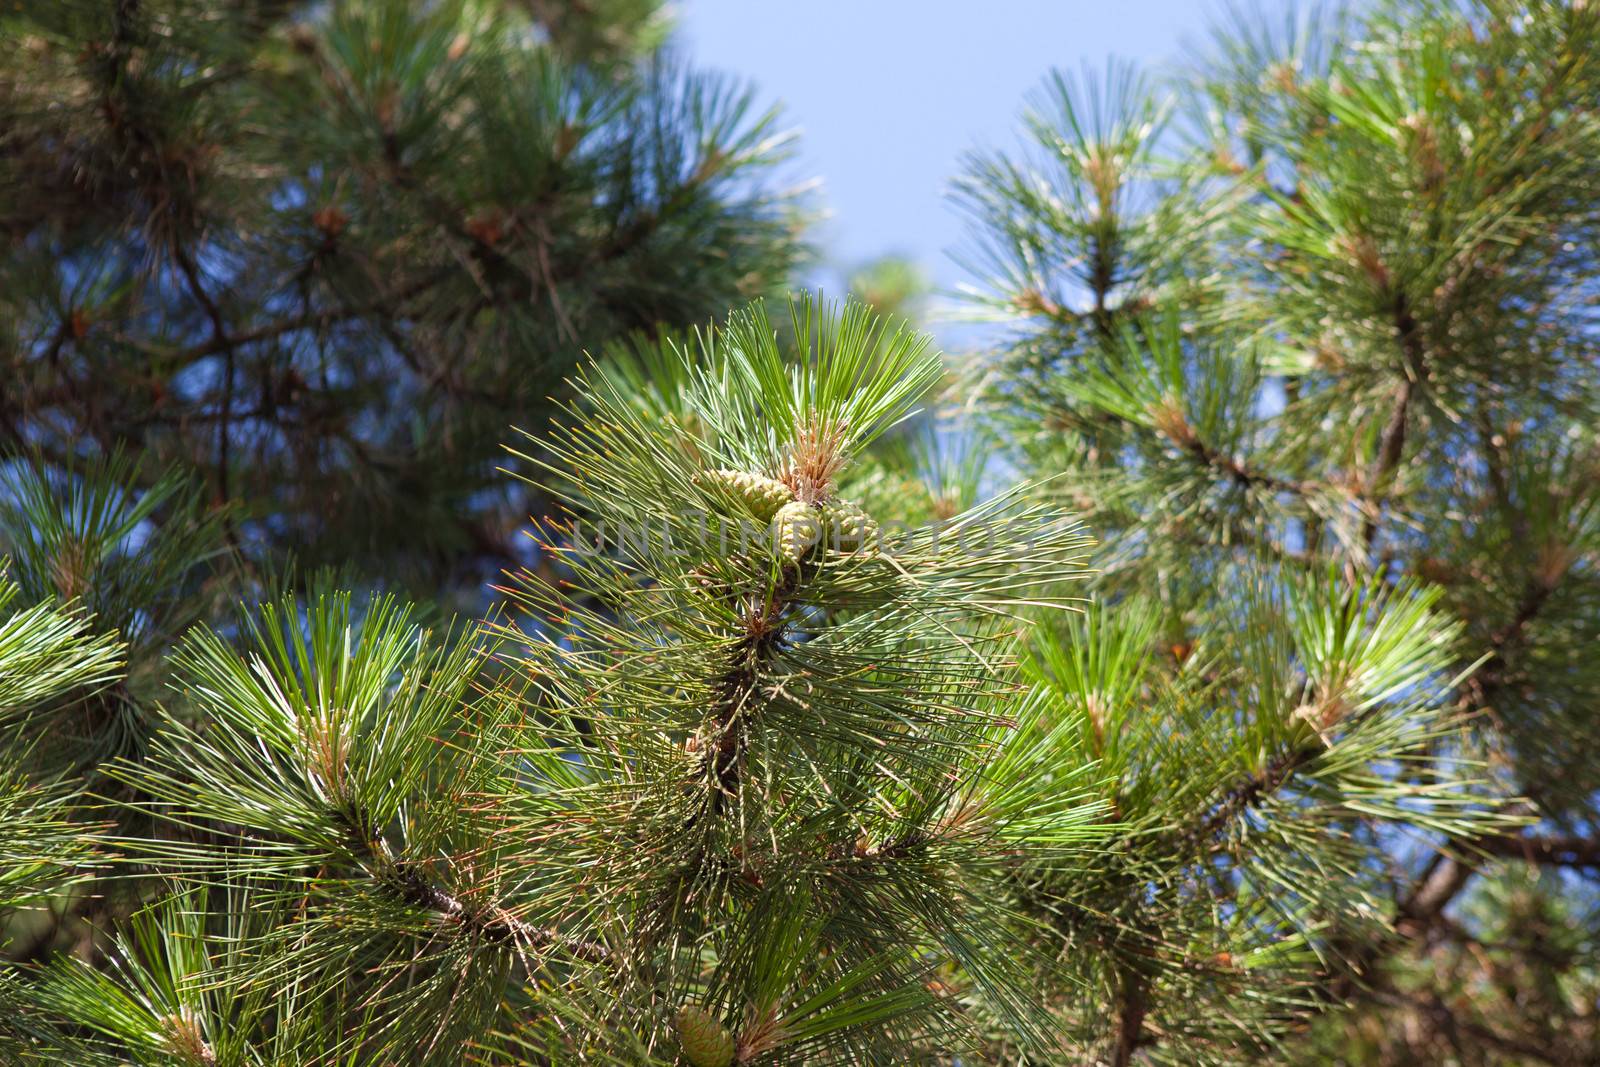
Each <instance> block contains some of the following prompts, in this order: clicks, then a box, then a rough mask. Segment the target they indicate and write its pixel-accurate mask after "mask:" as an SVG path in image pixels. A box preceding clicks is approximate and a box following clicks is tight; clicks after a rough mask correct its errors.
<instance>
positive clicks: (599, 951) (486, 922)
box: [385, 861, 611, 963]
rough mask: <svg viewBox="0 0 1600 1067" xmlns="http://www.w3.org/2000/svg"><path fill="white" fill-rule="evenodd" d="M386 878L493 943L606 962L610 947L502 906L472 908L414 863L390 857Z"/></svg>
mask: <svg viewBox="0 0 1600 1067" xmlns="http://www.w3.org/2000/svg"><path fill="white" fill-rule="evenodd" d="M386 873H387V877H386V879H385V880H386V881H387V882H389V883H390V884H392V885H393V886H394V887H395V888H396V889H397V890H398V891H399V893H400V896H401V897H402V898H403V899H404V900H405V901H406V903H408V904H411V905H413V906H415V907H419V908H425V909H427V910H429V911H434V912H438V913H439V914H440V915H443V916H445V917H446V918H448V919H450V920H451V921H453V922H454V923H455V924H456V925H457V926H459V927H460V928H461V929H463V930H466V931H467V932H469V933H471V934H472V935H473V936H476V937H480V938H482V939H483V940H485V941H490V942H494V943H496V944H514V945H526V946H528V947H530V948H535V949H541V948H557V949H561V950H564V951H566V952H567V953H569V954H570V955H572V956H574V957H576V958H578V959H581V960H585V961H587V962H589V963H608V962H610V960H611V950H610V949H609V948H607V947H606V946H605V945H602V944H600V943H599V942H597V941H589V940H586V939H584V938H577V937H572V936H570V935H568V934H565V933H562V932H561V931H560V930H557V929H555V928H554V927H548V926H535V925H534V924H532V923H530V922H527V921H525V920H522V919H519V918H517V917H516V916H515V915H512V914H511V913H510V912H509V911H507V910H505V909H504V908H499V907H493V908H474V907H470V906H468V905H467V904H466V903H464V902H463V901H462V900H461V899H460V898H458V897H455V896H452V895H451V894H450V893H449V892H447V891H446V890H444V889H443V888H441V887H440V886H438V885H436V884H434V883H433V882H431V881H429V880H428V879H427V878H426V877H425V876H424V875H423V874H422V872H421V871H420V870H418V869H417V868H416V867H415V866H414V865H412V864H410V863H407V862H405V861H393V862H392V863H390V864H389V870H388V871H387V872H386Z"/></svg>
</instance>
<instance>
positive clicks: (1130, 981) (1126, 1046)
mask: <svg viewBox="0 0 1600 1067" xmlns="http://www.w3.org/2000/svg"><path fill="white" fill-rule="evenodd" d="M1145 986H1146V982H1145V978H1144V976H1143V975H1141V974H1137V973H1135V972H1132V971H1125V972H1124V973H1123V976H1122V989H1121V990H1120V992H1119V994H1118V1007H1117V1044H1116V1047H1115V1048H1114V1049H1113V1051H1112V1054H1111V1064H1112V1067H1128V1064H1130V1063H1132V1062H1133V1054H1134V1052H1135V1051H1136V1050H1137V1049H1138V1048H1139V1045H1140V1044H1141V1043H1142V1042H1143V1040H1144V1017H1145V1015H1146V1014H1148V1013H1149V1010H1150V1004H1149V999H1148V997H1147V996H1146V992H1147V991H1146V988H1145Z"/></svg>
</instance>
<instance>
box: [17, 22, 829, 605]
mask: <svg viewBox="0 0 1600 1067" xmlns="http://www.w3.org/2000/svg"><path fill="white" fill-rule="evenodd" d="M529 6H530V7H531V8H532V10H533V14H532V15H531V16H530V15H528V14H526V13H523V12H522V11H521V9H520V8H519V7H518V5H515V4H497V3H492V2H476V0H451V2H447V3H439V4H411V3H409V2H406V0H354V2H349V3H337V4H331V5H313V4H308V5H300V4H285V3H280V2H269V0H248V2H243V3H237V4H220V5H219V4H215V3H202V2H193V0H124V2H102V0H40V2H37V3H25V4H21V5H8V8H9V10H7V11H6V12H4V13H0V39H3V40H4V42H5V44H6V58H5V62H4V64H3V65H0V230H3V231H4V232H5V234H6V236H7V238H8V246H9V250H8V253H7V255H6V257H5V260H4V263H3V264H0V375H3V377H4V380H5V381H6V383H7V385H6V388H5V390H4V393H3V394H0V439H3V440H6V441H8V442H9V443H10V444H11V445H12V446H19V445H20V446H22V447H25V448H30V449H44V450H45V451H46V452H47V453H48V454H49V455H50V456H52V457H54V458H58V459H64V458H67V457H70V456H72V455H73V454H74V453H77V452H84V451H88V450H91V449H94V450H101V451H111V450H113V449H116V448H119V447H121V448H126V449H128V450H132V451H137V452H140V453H143V454H146V455H148V456H150V457H151V459H152V460H153V461H155V462H160V463H176V464H179V465H182V466H183V467H185V468H187V469H190V470H193V471H195V472H197V473H199V474H202V475H203V476H204V479H205V483H206V487H207V490H208V492H209V493H210V495H211V496H212V497H214V498H216V499H218V500H226V501H229V502H232V503H235V504H237V505H238V506H237V507H236V508H235V510H234V512H233V514H232V518H231V519H230V523H231V524H232V526H233V527H235V528H236V532H235V533H234V534H233V538H234V540H235V541H236V542H238V543H239V544H240V545H241V546H242V547H244V548H245V549H246V550H247V551H249V552H250V553H251V554H252V555H261V554H263V553H266V552H268V551H273V550H281V549H283V548H286V547H287V548H290V549H293V550H295V551H297V552H298V553H299V555H300V557H301V558H302V559H303V560H304V561H306V562H308V563H324V562H328V563H338V564H346V565H348V564H351V563H356V564H359V566H360V569H361V571H362V572H363V573H364V574H365V575H366V576H368V577H372V578H382V579H384V580H387V581H391V582H392V581H397V580H413V581H414V582H415V583H416V584H417V585H418V587H419V588H423V589H426V590H428V591H429V592H430V593H431V592H432V591H433V589H434V588H436V587H437V586H438V585H439V584H441V582H449V581H451V580H456V581H465V582H466V583H468V585H469V586H470V585H474V584H476V582H478V581H480V580H481V579H482V577H483V576H484V575H485V574H486V573H487V574H490V575H492V574H494V573H495V572H496V570H497V568H498V567H500V566H503V565H505V564H506V563H507V562H508V561H510V560H513V559H514V558H515V549H516V540H517V539H516V537H515V536H514V533H515V530H516V529H517V527H518V526H519V525H520V524H521V523H522V522H524V521H525V519H526V517H527V515H528V513H529V512H530V511H532V510H537V507H538V502H537V501H534V500H532V499H531V498H530V497H529V496H528V494H527V493H524V492H518V491H516V489H515V487H514V486H513V485H511V484H508V483H507V482H506V481H505V480H504V479H500V478H498V477H497V476H496V475H495V473H494V468H495V462H496V457H497V455H498V445H499V443H500V441H501V440H503V438H504V434H505V431H506V427H507V426H508V425H510V424H512V423H516V422H525V421H527V420H530V419H534V418H536V417H538V416H539V413H540V412H541V411H543V410H545V408H546V399H547V397H549V396H550V394H551V393H552V392H554V391H555V390H556V389H557V388H558V386H559V382H560V379H561V377H562V375H564V374H565V373H566V372H567V370H568V369H569V368H570V367H571V366H572V363H573V361H574V359H575V357H576V355H577V353H578V352H579V351H581V350H582V349H585V348H588V349H591V350H598V349H600V348H601V347H603V346H604V345H605V344H606V343H607V342H608V341H609V340H610V339H612V338H620V337H623V336H625V335H626V334H628V333H629V332H631V331H635V330H654V329H656V328H657V326H658V325H659V324H662V323H666V324H669V325H673V324H675V325H679V326H682V325H687V324H692V323H698V322H704V321H706V320H707V319H709V318H710V317H712V316H714V315H720V314H724V313H725V312H726V311H727V309H728V308H729V307H730V306H732V305H734V304H736V303H740V302H742V301H743V300H745V299H748V298H749V297H752V296H756V295H760V294H762V293H765V292H769V291H773V290H775V289H777V288H780V287H781V286H782V285H783V284H784V282H785V281H786V280H787V278H788V276H789V273H790V271H791V269H792V267H793V265H794V264H795V262H796V258H797V243H796V242H797V234H796V219H795V213H796V205H795V204H794V202H793V201H792V198H790V196H789V195H788V194H787V193H786V192H785V190H784V189H783V187H782V186H781V185H780V184H779V182H778V180H777V179H776V177H775V175H774V174H773V173H772V168H773V167H774V165H775V164H777V163H779V162H781V160H782V159H783V157H784V154H785V151H786V147H785V146H786V141H787V139H786V137H785V136H784V135H783V134H782V133H781V132H780V131H779V130H778V128H777V127H776V125H775V121H776V119H775V116H774V114H773V113H771V112H763V111H762V110H761V109H760V108H759V107H758V105H757V104H756V101H755V99H754V97H753V95H752V94H751V92H750V91H748V90H746V89H744V88H743V87H741V86H739V85H736V84H733V83H731V82H729V81H727V80H726V79H721V78H718V77H715V76H708V75H704V74H700V73H696V72H694V71H691V70H687V69H685V68H684V67H683V65H682V64H681V63H677V62H675V61H673V60H670V59H668V58H665V57H663V56H661V55H659V54H656V53H654V52H650V51H643V52H641V51H640V49H643V48H646V47H648V46H652V45H654V44H656V43H658V39H659V37H660V29H659V21H660V19H659V12H657V11H656V8H657V6H658V5H656V4H655V3H651V2H640V0H630V2H620V3H606V4H585V5H581V6H574V8H573V9H572V10H571V11H568V10H566V5H556V4H534V5H529ZM485 567H487V570H485Z"/></svg>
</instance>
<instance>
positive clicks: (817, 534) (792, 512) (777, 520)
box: [772, 500, 823, 563]
mask: <svg viewBox="0 0 1600 1067" xmlns="http://www.w3.org/2000/svg"><path fill="white" fill-rule="evenodd" d="M822 534H823V520H822V513H821V512H819V511H818V510H817V509H816V508H813V507H812V506H811V505H809V504H805V503H802V502H800V501H798V500H796V501H793V502H791V503H788V504H785V505H784V506H783V507H781V508H779V509H778V512H777V514H776V515H774V516H773V517H772V544H773V547H774V548H776V549H777V551H778V555H780V556H781V557H783V558H784V559H785V560H787V561H788V562H790V563H799V562H800V561H801V560H802V559H804V558H805V556H806V553H808V552H810V551H811V549H812V548H813V547H814V546H815V545H817V544H818V543H820V542H821V541H822Z"/></svg>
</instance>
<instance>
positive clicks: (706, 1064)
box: [675, 1004, 733, 1067]
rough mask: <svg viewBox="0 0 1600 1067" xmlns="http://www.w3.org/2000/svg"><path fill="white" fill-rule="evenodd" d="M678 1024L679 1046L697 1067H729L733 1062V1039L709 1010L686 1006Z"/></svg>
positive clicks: (682, 1008)
mask: <svg viewBox="0 0 1600 1067" xmlns="http://www.w3.org/2000/svg"><path fill="white" fill-rule="evenodd" d="M675 1021H676V1024H677V1027H678V1044H679V1045H680V1046H682V1048H683V1054H684V1056H685V1057H687V1058H688V1060H689V1062H690V1063H691V1064H693V1065H694V1067H728V1065H729V1064H730V1063H732V1062H733V1035H732V1034H730V1033H729V1032H728V1028H727V1027H725V1026H723V1025H722V1024H721V1023H719V1022H717V1020H716V1019H714V1018H712V1017H711V1015H710V1014H709V1013H707V1012H706V1011H705V1009H703V1008H697V1007H695V1006H694V1005H693V1004H685V1005H684V1006H683V1007H681V1008H679V1009H678V1017H677V1019H676V1020H675Z"/></svg>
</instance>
